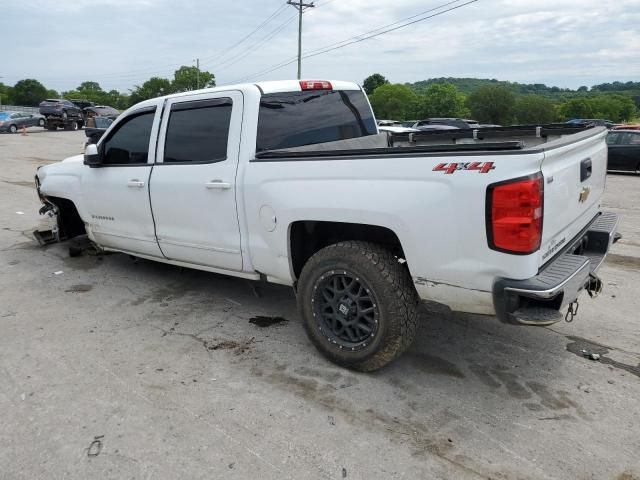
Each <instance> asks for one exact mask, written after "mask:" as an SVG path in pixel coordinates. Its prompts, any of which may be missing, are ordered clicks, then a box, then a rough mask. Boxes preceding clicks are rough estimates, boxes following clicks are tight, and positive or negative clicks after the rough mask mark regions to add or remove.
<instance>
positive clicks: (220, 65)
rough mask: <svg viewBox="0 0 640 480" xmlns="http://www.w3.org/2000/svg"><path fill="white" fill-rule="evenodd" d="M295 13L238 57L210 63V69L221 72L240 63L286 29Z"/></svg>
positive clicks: (293, 18)
mask: <svg viewBox="0 0 640 480" xmlns="http://www.w3.org/2000/svg"><path fill="white" fill-rule="evenodd" d="M295 18H296V17H295V15H293V16H291V17H289V18H288V19H287V20H285V21H284V22H283V23H281V24H280V25H278V26H277V27H276V28H275V29H273V30H272V31H271V32H269V33H267V35H265V36H264V37H262V38H261V39H259V40H257V41H255V42H253V43H252V44H251V45H249V46H248V47H247V48H246V50H245V51H244V52H243V53H241V54H240V55H239V56H237V57H232V58H228V59H226V60H224V61H222V62H220V63H218V64H217V65H216V64H209V66H208V68H210V69H215V73H216V74H217V73H219V72H221V71H223V70H225V69H227V68H229V67H230V66H231V65H235V64H236V63H238V62H239V61H240V60H242V59H243V58H245V57H246V56H247V55H250V54H251V53H254V52H255V51H257V50H258V49H259V48H260V47H262V45H264V44H265V43H267V42H268V41H269V40H271V39H272V38H274V37H275V36H276V35H277V34H278V33H280V32H281V31H282V30H284V29H285V28H286V27H287V25H289V24H290V23H291V22H292V21H293V20H295Z"/></svg>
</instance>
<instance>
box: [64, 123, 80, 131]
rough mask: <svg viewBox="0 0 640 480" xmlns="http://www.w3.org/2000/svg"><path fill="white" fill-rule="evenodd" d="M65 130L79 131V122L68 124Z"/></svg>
mask: <svg viewBox="0 0 640 480" xmlns="http://www.w3.org/2000/svg"><path fill="white" fill-rule="evenodd" d="M64 129H65V130H69V131H71V130H73V131H75V130H78V122H76V121H73V122H71V123H68V124H66V125H65V126H64Z"/></svg>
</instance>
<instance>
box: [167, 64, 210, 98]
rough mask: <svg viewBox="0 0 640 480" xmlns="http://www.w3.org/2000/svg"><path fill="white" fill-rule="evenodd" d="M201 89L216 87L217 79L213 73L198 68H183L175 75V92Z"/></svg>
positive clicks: (173, 83)
mask: <svg viewBox="0 0 640 480" xmlns="http://www.w3.org/2000/svg"><path fill="white" fill-rule="evenodd" d="M198 85H199V88H207V87H215V86H216V77H215V75H214V74H213V73H210V72H206V71H204V70H200V71H199V72H198V68H196V67H185V66H182V67H180V68H179V69H178V70H176V71H175V73H174V74H173V82H172V88H173V91H174V92H188V91H191V90H197V89H198Z"/></svg>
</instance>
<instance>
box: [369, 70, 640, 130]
mask: <svg viewBox="0 0 640 480" xmlns="http://www.w3.org/2000/svg"><path fill="white" fill-rule="evenodd" d="M460 86H462V88H460ZM609 86H611V88H613V86H618V87H624V88H627V89H629V88H630V89H631V91H630V92H627V91H625V90H621V91H618V90H612V89H609ZM636 86H640V82H638V83H634V82H627V83H622V82H613V83H612V84H602V85H595V86H593V87H591V89H588V88H587V87H580V88H579V89H577V90H570V89H559V88H558V87H547V86H546V85H542V84H531V85H525V84H517V83H511V82H500V81H497V80H480V79H468V78H465V79H445V78H443V79H431V80H425V81H423V82H417V83H413V84H392V83H390V82H389V81H388V80H387V79H386V78H385V77H384V76H382V75H380V74H374V75H371V76H370V77H368V78H367V79H366V80H365V81H364V88H365V90H366V91H367V93H368V95H369V100H370V102H371V105H372V107H373V109H374V111H375V113H376V117H378V118H383V119H392V120H414V119H416V120H417V119H422V118H429V117H461V118H473V119H475V120H478V121H480V122H482V123H489V124H498V125H510V124H530V123H552V122H562V121H566V120H570V119H572V118H603V119H608V120H612V121H614V122H628V121H631V120H633V119H635V118H637V117H638V115H639V113H640V112H639V111H638V105H637V104H636V101H637V100H638V99H640V97H636V96H635V95H634V91H633V88H635V87H636ZM554 89H557V91H554ZM533 91H535V92H538V93H532V92H533ZM613 92H615V93H613ZM550 94H557V95H555V96H554V95H550Z"/></svg>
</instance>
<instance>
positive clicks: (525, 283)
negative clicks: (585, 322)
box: [494, 212, 620, 325]
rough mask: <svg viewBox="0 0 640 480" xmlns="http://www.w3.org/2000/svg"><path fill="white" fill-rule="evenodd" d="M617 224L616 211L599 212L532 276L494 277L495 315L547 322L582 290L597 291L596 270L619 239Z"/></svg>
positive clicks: (555, 318) (556, 317) (518, 320)
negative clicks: (585, 227)
mask: <svg viewBox="0 0 640 480" xmlns="http://www.w3.org/2000/svg"><path fill="white" fill-rule="evenodd" d="M617 227H618V216H617V215H616V214H614V213H610V212H601V213H600V214H599V215H598V216H597V217H596V218H595V219H594V221H593V222H592V223H591V224H590V225H589V226H588V227H587V229H586V230H585V231H583V232H581V233H580V234H579V235H578V236H577V237H575V238H574V239H573V240H572V241H571V242H570V243H569V245H570V246H569V248H567V249H565V250H564V251H563V252H562V253H560V254H559V255H557V256H556V257H555V258H554V259H552V260H551V261H550V262H549V263H547V264H546V265H544V266H543V268H542V269H541V270H540V272H539V273H538V275H536V276H535V277H532V278H529V279H527V280H510V279H500V280H498V281H497V282H496V284H495V286H494V305H495V308H496V314H497V316H498V318H499V319H500V320H501V321H503V322H507V323H518V324H526V325H549V324H552V323H555V322H557V321H559V320H561V319H562V318H563V316H562V314H561V313H560V310H562V309H563V308H564V307H566V306H567V305H569V304H571V303H573V302H576V301H577V299H578V296H579V295H580V293H581V292H582V291H583V290H587V291H588V292H589V293H590V294H593V293H597V292H599V291H600V290H601V288H602V282H601V281H600V279H599V278H598V277H597V275H596V272H597V270H598V269H599V268H600V266H601V265H602V262H604V260H605V258H606V256H607V253H608V252H609V249H610V248H611V245H612V244H613V243H615V242H616V241H617V240H618V239H619V238H620V235H619V234H618V233H617Z"/></svg>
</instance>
